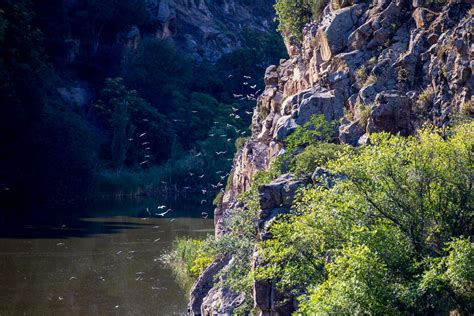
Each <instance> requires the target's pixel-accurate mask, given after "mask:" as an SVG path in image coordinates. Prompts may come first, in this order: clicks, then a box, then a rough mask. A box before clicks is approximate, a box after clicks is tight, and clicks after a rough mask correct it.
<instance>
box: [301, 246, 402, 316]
mask: <svg viewBox="0 0 474 316" xmlns="http://www.w3.org/2000/svg"><path fill="white" fill-rule="evenodd" d="M326 269H327V273H328V276H327V279H326V280H325V281H324V282H323V283H322V284H321V285H320V286H318V287H317V288H316V289H315V290H314V291H312V292H311V295H310V296H309V298H308V299H307V300H305V301H304V302H303V304H302V305H301V309H300V311H301V312H303V313H305V314H321V315H330V314H339V315H348V314H366V313H373V314H376V315H386V314H389V315H393V314H396V309H395V308H394V306H393V303H392V302H391V298H392V297H393V295H394V293H393V289H391V288H390V283H389V282H390V281H391V280H390V278H389V273H388V269H387V267H386V266H385V265H384V263H383V262H382V260H381V259H380V257H379V256H378V255H377V253H374V252H373V251H371V250H370V248H369V247H367V246H364V245H357V246H352V247H347V248H344V249H343V250H342V251H341V253H340V254H339V255H338V257H337V258H336V260H335V261H334V262H331V263H329V264H327V265H326Z"/></svg>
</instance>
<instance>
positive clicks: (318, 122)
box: [285, 115, 336, 153]
mask: <svg viewBox="0 0 474 316" xmlns="http://www.w3.org/2000/svg"><path fill="white" fill-rule="evenodd" d="M335 133H336V122H331V123H328V122H327V121H326V119H325V118H324V115H318V116H312V117H311V119H310V121H309V122H307V123H306V124H305V125H304V126H298V127H297V128H296V130H295V131H294V132H293V133H292V134H291V135H289V136H288V137H287V138H286V139H285V145H286V149H287V152H290V153H292V152H294V151H295V150H296V149H297V148H298V147H300V146H309V145H314V144H317V143H319V142H330V141H332V140H333V139H334V137H335Z"/></svg>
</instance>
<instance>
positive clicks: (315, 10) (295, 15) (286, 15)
mask: <svg viewBox="0 0 474 316" xmlns="http://www.w3.org/2000/svg"><path fill="white" fill-rule="evenodd" d="M323 5H324V1H323V0H277V1H276V3H275V10H276V19H277V20H278V21H279V26H278V30H279V31H282V32H283V33H284V34H286V35H289V36H294V37H296V38H297V39H301V32H302V30H303V26H304V25H305V24H306V23H308V22H310V21H311V19H318V18H319V15H320V13H321V10H322V8H323Z"/></svg>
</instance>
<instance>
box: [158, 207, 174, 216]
mask: <svg viewBox="0 0 474 316" xmlns="http://www.w3.org/2000/svg"><path fill="white" fill-rule="evenodd" d="M171 211H172V210H171V209H170V208H169V209H167V210H166V211H165V212H163V213H155V215H157V216H161V217H164V216H165V215H166V214H168V213H169V212H171Z"/></svg>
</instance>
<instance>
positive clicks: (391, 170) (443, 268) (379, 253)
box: [255, 122, 474, 314]
mask: <svg viewBox="0 0 474 316" xmlns="http://www.w3.org/2000/svg"><path fill="white" fill-rule="evenodd" d="M447 135H448V136H447V138H443V137H442V136H441V135H439V133H438V131H437V130H434V131H429V130H424V131H421V132H420V133H419V135H418V136H417V137H409V138H402V137H399V136H391V135H388V134H385V133H382V134H374V135H372V138H371V140H372V145H369V146H365V147H362V148H359V149H358V150H356V151H344V152H341V154H340V155H339V156H338V157H337V158H336V159H335V160H330V161H329V162H328V163H327V167H328V169H329V170H331V171H332V172H333V173H337V174H343V175H345V177H343V178H341V179H340V180H339V181H337V182H336V184H335V186H334V187H332V188H330V187H313V188H307V189H306V190H305V191H303V192H302V193H301V194H300V196H299V197H298V200H297V202H296V206H295V209H294V210H293V212H292V214H290V215H287V216H282V217H280V218H279V219H277V220H276V221H273V222H272V224H271V226H270V227H269V229H270V233H271V235H272V238H270V239H268V240H265V241H263V242H261V243H260V244H259V245H258V248H259V253H260V254H261V255H262V256H263V258H264V264H263V265H262V266H260V267H259V268H258V269H257V271H255V275H256V278H257V279H266V280H271V281H273V282H274V283H275V284H276V286H277V288H279V289H280V290H282V291H284V292H285V291H286V292H291V293H293V294H294V295H300V297H299V299H300V301H301V305H300V308H301V310H300V312H302V313H303V314H311V313H316V312H317V313H323V314H324V313H328V314H331V313H336V314H348V313H353V312H356V313H358V314H396V313H401V314H404V313H408V314H412V313H426V312H429V311H431V312H440V313H447V312H449V311H452V310H454V309H457V310H459V311H461V312H462V313H468V312H467V311H469V310H471V309H472V306H471V305H472V303H471V302H472V286H473V283H472V280H473V269H472V266H473V264H472V262H473V247H472V244H471V243H470V241H469V240H468V239H467V238H465V237H462V236H468V235H469V234H470V231H471V230H472V210H473V208H474V194H473V191H472V179H473V176H474V175H473V168H472V159H471V158H472V157H471V156H472V149H473V147H474V124H473V123H472V122H471V123H468V124H464V125H462V126H459V127H456V128H454V129H453V130H452V131H450V132H448V133H447ZM301 293H305V294H304V295H301Z"/></svg>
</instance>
